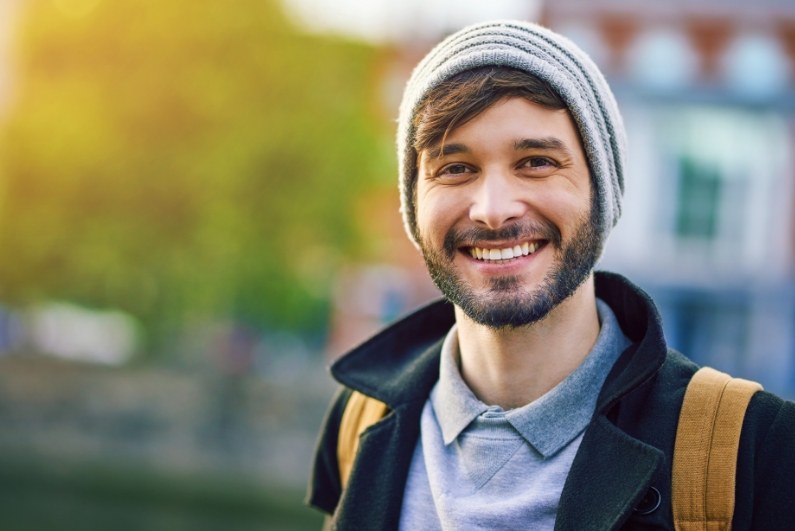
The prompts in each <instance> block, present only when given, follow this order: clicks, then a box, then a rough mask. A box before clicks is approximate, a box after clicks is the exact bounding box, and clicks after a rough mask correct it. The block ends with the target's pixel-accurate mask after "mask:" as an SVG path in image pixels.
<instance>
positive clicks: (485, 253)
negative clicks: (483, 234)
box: [469, 242, 539, 260]
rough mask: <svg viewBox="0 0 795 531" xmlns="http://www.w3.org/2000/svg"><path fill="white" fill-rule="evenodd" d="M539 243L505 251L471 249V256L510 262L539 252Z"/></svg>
mask: <svg viewBox="0 0 795 531" xmlns="http://www.w3.org/2000/svg"><path fill="white" fill-rule="evenodd" d="M538 246H539V244H538V242H532V243H530V242H524V243H523V244H521V245H514V246H513V247H506V248H505V249H483V248H481V247H471V248H470V249H469V254H471V255H472V257H473V258H477V259H478V260H510V259H511V258H518V257H520V256H527V255H528V254H533V253H534V252H536V251H537V250H538Z"/></svg>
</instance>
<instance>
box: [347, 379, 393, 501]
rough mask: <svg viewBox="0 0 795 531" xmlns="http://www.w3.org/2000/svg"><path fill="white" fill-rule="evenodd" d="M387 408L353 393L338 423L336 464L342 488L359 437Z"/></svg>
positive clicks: (371, 399) (373, 400)
mask: <svg viewBox="0 0 795 531" xmlns="http://www.w3.org/2000/svg"><path fill="white" fill-rule="evenodd" d="M388 411H389V408H388V407H387V405H386V404H384V403H383V402H381V401H380V400H376V399H375V398H372V397H369V396H367V395H363V394H362V393H360V392H358V391H353V392H352V393H351V396H350V398H348V403H347V404H346V405H345V411H344V412H343V413H342V420H341V421H340V431H339V437H338V439H337V463H338V464H339V469H340V484H341V485H342V488H343V489H344V488H345V485H346V484H347V483H348V476H350V475H351V468H353V460H354V458H355V457H356V451H357V450H358V449H359V435H361V433H362V432H363V431H364V430H366V429H367V428H368V427H369V426H371V425H373V424H375V423H376V422H378V421H379V420H381V419H382V418H384V415H386V414H387V412H388Z"/></svg>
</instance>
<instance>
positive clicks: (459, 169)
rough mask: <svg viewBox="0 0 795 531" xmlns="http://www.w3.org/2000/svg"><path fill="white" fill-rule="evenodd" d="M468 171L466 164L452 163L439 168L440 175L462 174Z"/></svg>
mask: <svg viewBox="0 0 795 531" xmlns="http://www.w3.org/2000/svg"><path fill="white" fill-rule="evenodd" d="M468 171H469V168H468V167H467V166H466V165H465V164H450V165H448V166H445V167H444V168H442V169H441V170H439V175H462V174H464V173H467V172H468Z"/></svg>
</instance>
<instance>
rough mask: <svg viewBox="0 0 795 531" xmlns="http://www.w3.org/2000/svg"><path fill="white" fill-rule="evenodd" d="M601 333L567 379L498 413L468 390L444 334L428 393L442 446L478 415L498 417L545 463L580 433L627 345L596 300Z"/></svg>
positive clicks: (451, 339)
mask: <svg viewBox="0 0 795 531" xmlns="http://www.w3.org/2000/svg"><path fill="white" fill-rule="evenodd" d="M596 304H597V311H598V314H599V320H600V322H601V328H600V330H599V336H598V337H597V339H596V343H595V344H594V346H593V348H592V349H591V352H589V353H588V356H586V358H585V359H584V360H583V362H582V363H581V364H580V366H579V367H577V368H576V369H575V370H574V371H573V372H572V373H571V374H569V375H568V376H567V377H566V378H565V379H564V380H563V381H562V382H560V383H559V384H558V385H557V386H555V387H554V388H553V389H551V390H550V391H549V392H547V393H546V394H544V395H543V396H541V397H540V398H538V399H536V400H534V401H533V402H531V403H530V404H527V405H525V406H522V407H520V408H516V409H512V410H509V411H503V410H502V408H501V407H499V406H487V405H486V404H484V403H483V402H481V401H480V400H479V399H478V398H477V397H476V396H475V395H474V394H473V393H472V391H471V390H470V389H469V387H468V386H467V384H466V382H464V380H463V378H462V377H461V374H460V372H459V370H458V359H459V349H458V329H457V327H456V325H453V327H452V328H451V329H450V332H448V334H447V336H446V337H445V340H444V342H443V344H442V353H441V362H440V370H439V381H438V382H437V384H436V386H435V387H434V389H433V391H432V393H431V397H430V398H431V404H432V405H433V408H434V411H435V413H436V417H437V418H438V419H439V425H440V427H441V429H442V435H443V437H444V443H445V444H450V443H451V442H453V441H454V440H455V439H456V438H457V437H458V436H459V435H460V434H461V433H462V432H463V431H465V430H466V428H467V427H468V426H469V425H470V424H471V423H472V421H474V420H475V419H476V418H478V417H480V416H481V415H484V414H486V415H485V417H486V418H494V417H495V416H496V417H500V416H504V418H505V420H507V421H508V422H509V423H510V424H511V426H513V427H514V429H516V431H517V432H518V433H519V434H521V436H522V437H523V438H524V439H525V440H526V441H527V442H528V443H529V444H530V445H531V446H532V447H533V448H535V449H536V450H537V451H538V452H539V453H540V454H542V455H543V456H544V457H545V458H546V457H549V456H551V455H554V454H555V453H557V452H558V451H559V450H560V449H561V448H563V447H564V446H566V445H567V444H569V443H570V442H571V441H572V440H574V439H575V438H576V437H577V436H579V435H580V433H582V432H583V431H584V430H585V428H586V427H587V426H588V423H589V422H590V420H591V417H592V416H593V412H594V410H595V409H596V399H597V397H598V396H599V391H600V389H601V388H602V384H603V383H604V381H605V378H607V374H608V373H609V372H610V369H611V368H612V367H613V364H614V363H615V361H616V359H618V356H619V355H620V354H621V353H622V352H623V351H624V349H626V348H627V347H628V346H629V345H630V341H629V340H628V339H627V338H626V336H625V335H624V333H623V332H622V331H621V327H620V326H619V324H618V321H617V320H616V317H615V315H614V314H613V311H612V310H611V309H610V307H609V306H608V305H607V304H606V303H604V302H603V301H601V300H599V299H597V301H596Z"/></svg>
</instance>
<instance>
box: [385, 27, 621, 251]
mask: <svg viewBox="0 0 795 531" xmlns="http://www.w3.org/2000/svg"><path fill="white" fill-rule="evenodd" d="M482 66H503V67H509V68H514V69H517V70H521V71H524V72H527V73H528V74H531V75H533V76H536V77H537V78H539V79H541V80H542V81H545V82H546V83H547V84H549V86H550V87H551V88H552V89H553V90H554V91H555V92H556V93H557V94H558V95H559V96H560V98H561V99H562V100H563V101H564V103H565V104H566V106H567V107H568V110H569V112H570V113H571V116H572V118H573V119H574V122H575V124H576V125H577V128H578V130H579V133H580V139H581V140H582V143H583V148H584V150H585V155H586V157H587V159H588V163H589V167H590V170H591V180H592V182H593V186H594V191H595V193H596V203H595V204H596V205H597V208H598V209H599V216H600V219H601V224H600V228H601V234H600V237H601V240H602V244H604V241H605V240H606V239H607V235H608V234H609V232H610V230H611V229H612V228H613V226H614V225H615V223H616V222H617V221H618V218H619V217H620V215H621V198H622V195H623V192H624V166H625V158H626V134H625V131H624V124H623V122H622V120H621V115H620V114H619V111H618V106H617V105H616V101H615V98H614V97H613V94H612V92H611V91H610V88H609V87H608V86H607V82H606V81H605V79H604V77H603V76H602V74H601V72H599V69H598V68H597V67H596V65H595V64H594V63H593V62H592V61H591V59H590V58H589V57H588V56H587V55H586V54H585V52H583V51H582V50H580V49H579V48H578V47H577V46H576V45H575V44H574V43H572V42H571V41H570V40H568V39H567V38H565V37H563V36H562V35H559V34H557V33H554V32H552V31H550V30H548V29H546V28H543V27H541V26H538V25H536V24H532V23H528V22H521V21H507V20H506V21H493V22H485V23H480V24H475V25H472V26H469V27H466V28H464V29H462V30H460V31H458V32H456V33H454V34H452V35H450V36H449V37H447V38H446V39H445V40H443V41H442V42H441V43H439V44H438V45H437V46H436V47H435V48H434V49H433V50H431V51H430V52H429V53H428V55H426V56H425V58H424V59H423V60H422V61H420V63H419V64H418V65H417V66H416V68H415V69H414V72H413V73H412V75H411V78H410V79H409V81H408V83H407V85H406V90H405V92H404V93H403V101H402V102H401V104H400V115H399V119H398V133H397V134H398V137H397V144H398V162H399V167H400V202H401V212H402V214H403V223H404V225H405V228H406V231H407V232H408V234H409V237H410V238H411V239H412V240H413V241H414V243H415V244H418V231H417V220H416V212H415V210H414V201H413V196H414V187H415V186H416V182H417V153H416V152H415V150H414V147H413V144H414V135H415V131H414V125H413V121H414V115H415V114H416V113H417V111H418V110H419V106H420V104H421V103H422V100H423V98H424V97H425V95H426V94H428V92H429V91H430V90H432V89H433V88H434V87H436V86H437V85H439V84H440V83H442V82H443V81H445V80H447V79H449V78H451V77H453V76H455V75H456V74H459V73H461V72H463V71H465V70H472V69H475V68H478V67H482Z"/></svg>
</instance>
